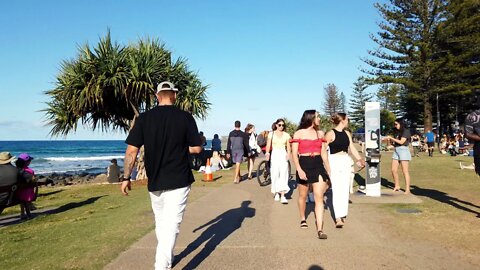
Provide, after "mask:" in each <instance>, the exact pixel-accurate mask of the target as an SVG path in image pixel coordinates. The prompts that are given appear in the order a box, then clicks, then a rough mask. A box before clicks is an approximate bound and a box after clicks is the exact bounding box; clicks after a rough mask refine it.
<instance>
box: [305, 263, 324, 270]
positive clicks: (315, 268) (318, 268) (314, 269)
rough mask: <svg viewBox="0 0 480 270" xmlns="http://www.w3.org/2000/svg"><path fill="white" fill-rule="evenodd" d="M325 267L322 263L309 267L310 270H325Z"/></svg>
mask: <svg viewBox="0 0 480 270" xmlns="http://www.w3.org/2000/svg"><path fill="white" fill-rule="evenodd" d="M324 269H325V268H323V267H321V266H320V265H316V264H314V265H310V267H308V270H324Z"/></svg>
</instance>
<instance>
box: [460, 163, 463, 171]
mask: <svg viewBox="0 0 480 270" xmlns="http://www.w3.org/2000/svg"><path fill="white" fill-rule="evenodd" d="M460 169H461V170H463V164H462V162H460Z"/></svg>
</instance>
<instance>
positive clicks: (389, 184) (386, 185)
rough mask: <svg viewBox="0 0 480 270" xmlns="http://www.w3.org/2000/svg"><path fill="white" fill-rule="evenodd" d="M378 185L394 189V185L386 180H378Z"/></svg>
mask: <svg viewBox="0 0 480 270" xmlns="http://www.w3.org/2000/svg"><path fill="white" fill-rule="evenodd" d="M380 184H381V185H382V186H384V187H386V188H390V189H393V188H394V187H395V184H394V183H393V182H390V181H388V180H387V179H386V178H383V177H382V178H381V179H380Z"/></svg>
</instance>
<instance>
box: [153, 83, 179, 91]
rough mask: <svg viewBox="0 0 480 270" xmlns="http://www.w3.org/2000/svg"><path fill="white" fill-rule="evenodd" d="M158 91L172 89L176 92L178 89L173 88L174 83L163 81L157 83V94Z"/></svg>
mask: <svg viewBox="0 0 480 270" xmlns="http://www.w3.org/2000/svg"><path fill="white" fill-rule="evenodd" d="M160 91H174V92H178V89H177V88H175V85H174V84H173V83H171V82H167V81H164V82H161V83H159V84H158V86H157V94H158V93H159V92H160Z"/></svg>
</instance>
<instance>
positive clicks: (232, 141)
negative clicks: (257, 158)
mask: <svg viewBox="0 0 480 270" xmlns="http://www.w3.org/2000/svg"><path fill="white" fill-rule="evenodd" d="M240 126H241V123H240V121H238V120H237V121H235V128H234V130H232V131H231V132H230V134H228V141H227V159H230V158H231V159H232V162H233V163H235V172H234V176H233V183H235V184H238V183H240V179H241V175H240V165H241V164H242V161H243V156H244V155H246V156H247V157H248V156H249V155H250V154H249V153H246V152H248V136H247V135H246V134H245V132H243V131H241V130H240Z"/></svg>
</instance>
